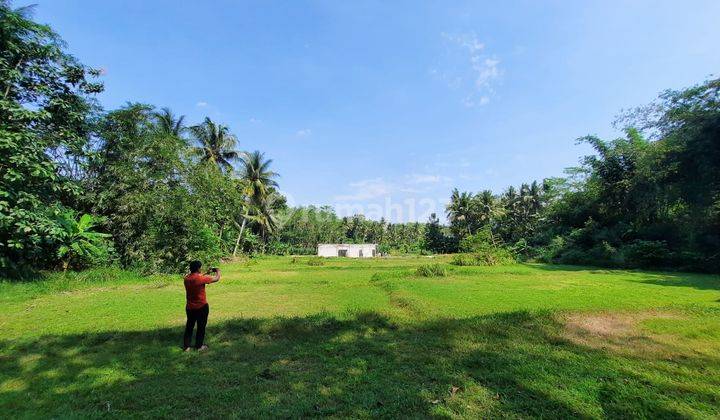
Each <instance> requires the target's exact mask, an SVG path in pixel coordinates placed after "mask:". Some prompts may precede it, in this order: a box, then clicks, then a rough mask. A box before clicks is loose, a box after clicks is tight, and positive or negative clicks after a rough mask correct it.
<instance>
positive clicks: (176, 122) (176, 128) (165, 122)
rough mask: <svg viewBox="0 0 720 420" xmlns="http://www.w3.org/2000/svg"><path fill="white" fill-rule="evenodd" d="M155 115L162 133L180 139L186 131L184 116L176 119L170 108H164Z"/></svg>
mask: <svg viewBox="0 0 720 420" xmlns="http://www.w3.org/2000/svg"><path fill="white" fill-rule="evenodd" d="M153 115H154V116H155V120H156V123H157V129H158V131H159V132H160V133H162V134H167V135H171V136H174V137H180V134H182V132H183V131H185V124H184V123H185V116H184V115H181V116H180V117H179V118H175V114H173V113H172V111H170V108H163V109H162V110H160V112H154V113H153Z"/></svg>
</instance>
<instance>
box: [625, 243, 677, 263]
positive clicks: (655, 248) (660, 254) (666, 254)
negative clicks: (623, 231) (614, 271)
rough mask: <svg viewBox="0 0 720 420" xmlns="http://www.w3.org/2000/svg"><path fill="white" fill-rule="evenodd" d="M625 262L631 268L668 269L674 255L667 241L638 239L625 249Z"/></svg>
mask: <svg viewBox="0 0 720 420" xmlns="http://www.w3.org/2000/svg"><path fill="white" fill-rule="evenodd" d="M623 254H624V257H625V262H626V264H627V265H629V266H631V267H666V266H669V265H670V260H671V258H672V255H671V253H670V250H669V249H668V246H667V244H666V243H665V241H644V240H640V239H637V240H635V241H633V242H632V243H631V244H629V245H626V246H624V247H623Z"/></svg>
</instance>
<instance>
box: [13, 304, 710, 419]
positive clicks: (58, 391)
mask: <svg viewBox="0 0 720 420" xmlns="http://www.w3.org/2000/svg"><path fill="white" fill-rule="evenodd" d="M560 329H561V326H560V325H559V324H558V323H557V321H555V320H554V318H553V317H552V316H551V315H550V314H545V313H539V314H538V313H527V312H512V313H507V314H495V315H491V316H482V317H475V318H469V319H440V320H435V321H423V322H416V323H410V324H396V323H394V322H393V321H392V320H390V319H388V318H387V317H386V316H384V315H383V314H380V313H375V312H365V313H360V314H357V315H355V316H353V317H352V318H350V319H339V318H336V317H334V316H332V315H328V314H320V315H313V316H307V317H297V318H267V319H254V318H250V319H236V320H231V321H227V322H223V323H218V324H212V320H211V327H209V330H208V337H209V344H210V345H211V350H210V351H209V352H207V353H183V352H181V351H180V349H179V347H178V346H177V343H178V342H179V339H180V335H181V333H182V332H181V331H180V330H179V329H177V328H163V329H156V330H148V331H135V332H101V333H90V334H80V335H64V336H55V335H53V336H44V337H39V338H34V339H26V340H5V341H0V408H1V409H2V410H3V413H4V415H7V416H9V417H23V416H40V417H67V416H73V417H97V416H100V415H108V414H109V415H115V416H123V417H125V416H133V417H178V416H181V417H189V416H202V417H310V416H333V417H376V416H382V417H428V416H442V417H445V416H465V417H500V416H503V417H508V416H509V417H552V418H569V417H573V418H576V417H580V418H588V417H603V416H620V417H627V416H630V417H654V418H662V417H678V416H683V415H685V414H686V413H685V412H683V411H682V410H684V409H686V410H691V408H688V407H693V408H692V409H694V410H697V413H700V414H704V415H708V416H712V415H718V414H720V412H719V411H718V404H717V403H718V401H720V390H719V389H718V384H717V383H712V382H710V383H698V381H701V380H702V378H703V377H705V378H712V377H715V378H716V377H718V375H719V374H720V362H719V361H718V360H704V361H702V365H703V366H705V368H704V369H705V370H704V371H703V372H696V371H697V364H696V363H697V361H685V362H683V361H680V362H672V363H681V364H682V363H686V364H685V365H682V366H681V367H683V369H678V372H680V373H678V374H677V375H676V377H675V378H673V381H668V380H666V378H665V376H663V375H659V373H658V372H662V369H664V368H667V367H668V366H667V365H666V364H663V362H662V361H660V362H658V363H659V364H657V365H653V364H650V365H648V363H646V361H644V360H639V359H638V360H633V359H631V358H627V357H625V358H622V359H619V358H618V357H616V356H613V355H610V354H608V353H606V352H604V351H599V350H597V349H591V348H587V347H583V346H579V345H576V344H573V343H571V342H569V341H567V340H565V339H563V338H562V335H561V334H560ZM691 362H692V363H691ZM668 363H670V362H668ZM706 381H709V380H707V379H706ZM708 390H711V391H712V392H710V391H708ZM659 392H662V393H663V395H665V397H663V398H659V397H658V393H659ZM668 395H669V396H670V397H668Z"/></svg>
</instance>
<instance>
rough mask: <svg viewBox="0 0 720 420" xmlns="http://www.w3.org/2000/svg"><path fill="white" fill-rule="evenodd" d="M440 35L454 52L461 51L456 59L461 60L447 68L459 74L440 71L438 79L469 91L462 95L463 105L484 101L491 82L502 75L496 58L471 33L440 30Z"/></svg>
mask: <svg viewBox="0 0 720 420" xmlns="http://www.w3.org/2000/svg"><path fill="white" fill-rule="evenodd" d="M441 36H442V37H443V38H444V39H446V40H447V41H448V42H450V43H451V45H452V46H453V47H454V48H453V49H454V50H455V53H461V55H460V61H461V62H464V63H465V64H463V65H461V66H460V67H459V69H456V70H455V71H454V72H451V73H460V74H461V75H457V74H447V73H442V75H441V77H442V79H444V80H445V81H446V83H447V84H448V86H449V87H450V88H451V89H460V88H464V89H466V90H467V91H468V92H469V93H468V94H467V95H466V96H465V98H463V101H462V103H463V105H465V106H467V107H475V106H483V105H487V104H488V103H489V102H490V96H491V95H492V94H493V93H494V91H495V90H494V86H495V83H496V82H497V80H498V79H499V78H500V77H501V76H502V69H501V68H500V60H498V59H497V58H496V57H494V56H490V55H488V54H487V53H486V51H485V44H483V43H482V42H480V41H479V40H478V38H477V36H476V35H475V33H472V32H471V33H466V34H460V35H452V34H447V33H444V32H443V33H441ZM458 50H459V51H458ZM468 65H469V68H468ZM437 73H438V72H437V70H434V71H433V74H437Z"/></svg>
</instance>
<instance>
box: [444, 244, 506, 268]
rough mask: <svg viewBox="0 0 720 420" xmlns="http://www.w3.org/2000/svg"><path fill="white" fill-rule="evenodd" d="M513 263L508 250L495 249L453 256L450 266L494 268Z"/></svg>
mask: <svg viewBox="0 0 720 420" xmlns="http://www.w3.org/2000/svg"><path fill="white" fill-rule="evenodd" d="M515 262H516V260H515V257H514V256H513V255H512V253H511V252H510V251H509V250H507V249H505V248H495V249H487V250H484V251H478V252H474V253H463V254H455V255H453V258H452V260H451V261H450V264H453V265H459V266H494V265H508V264H514V263H515Z"/></svg>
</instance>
